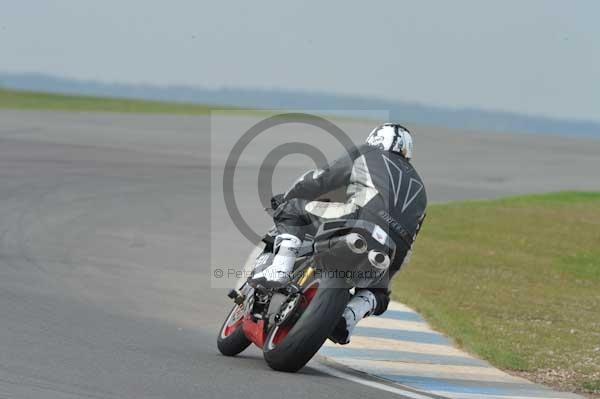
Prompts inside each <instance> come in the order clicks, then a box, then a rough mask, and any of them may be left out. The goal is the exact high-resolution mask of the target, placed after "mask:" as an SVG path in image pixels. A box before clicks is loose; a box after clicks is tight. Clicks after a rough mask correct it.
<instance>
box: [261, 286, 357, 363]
mask: <svg viewBox="0 0 600 399" xmlns="http://www.w3.org/2000/svg"><path fill="white" fill-rule="evenodd" d="M335 283H337V284H335ZM313 284H318V288H317V289H316V293H315V294H314V297H312V300H311V301H310V303H309V304H308V306H307V307H306V309H305V310H304V312H303V313H302V315H301V316H300V318H299V319H298V321H297V322H296V324H295V325H293V326H292V327H291V328H290V327H289V326H285V324H284V325H283V326H276V327H274V328H272V329H271V331H270V332H269V334H268V335H267V339H266V340H265V346H264V348H263V356H264V358H265V361H266V362H267V364H268V365H269V367H271V368H272V369H274V370H278V371H285V372H296V371H298V370H300V369H301V368H302V367H304V365H305V364H306V363H308V361H309V360H310V359H312V357H313V356H314V355H315V354H316V353H317V352H318V351H319V349H320V348H321V346H323V344H324V343H325V341H326V340H327V337H328V336H329V334H330V333H331V332H332V330H333V328H334V327H335V324H334V322H335V321H337V320H338V319H339V318H340V317H341V315H342V313H343V312H344V309H345V307H346V305H347V304H348V301H349V300H350V292H349V290H348V289H345V288H341V287H340V284H339V282H337V281H336V280H328V279H322V280H317V281H315V282H314V283H313ZM311 285H312V284H311ZM309 289H310V286H309ZM285 329H287V330H285Z"/></svg>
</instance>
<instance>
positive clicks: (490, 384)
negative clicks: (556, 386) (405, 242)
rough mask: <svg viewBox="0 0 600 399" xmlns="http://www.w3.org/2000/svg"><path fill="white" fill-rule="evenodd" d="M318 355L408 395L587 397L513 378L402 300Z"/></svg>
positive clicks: (472, 398) (482, 398)
mask: <svg viewBox="0 0 600 399" xmlns="http://www.w3.org/2000/svg"><path fill="white" fill-rule="evenodd" d="M319 354H320V355H321V356H322V357H323V358H324V360H325V361H326V362H330V363H332V364H337V365H340V366H342V367H345V368H348V369H351V370H355V371H357V372H361V373H364V374H366V375H369V376H373V377H375V378H377V379H380V380H381V381H386V382H388V383H390V384H392V385H393V384H397V386H398V388H399V389H397V391H398V392H397V393H399V394H400V395H401V396H404V397H410V398H448V399H541V398H560V399H583V398H582V397H581V396H578V395H574V394H572V393H564V392H557V391H553V390H552V389H550V388H547V387H545V386H542V385H538V384H534V383H532V382H530V381H527V380H525V379H523V378H519V377H515V376H512V375H510V374H507V373H505V372H503V371H501V370H498V369H496V368H494V367H492V366H491V365H490V364H489V363H487V362H485V361H483V360H480V359H477V358H474V357H473V356H471V355H469V354H467V353H466V352H464V351H462V350H460V349H458V348H456V347H455V346H454V345H453V344H452V342H451V341H450V340H449V339H448V338H447V337H445V336H444V335H442V334H440V333H438V332H435V331H433V330H432V329H431V328H430V327H429V325H428V324H427V323H426V322H425V321H424V320H423V319H422V318H421V316H420V315H419V314H418V313H416V312H415V311H413V310H412V309H410V308H408V307H407V306H405V305H403V304H400V303H397V302H392V303H390V306H389V308H388V310H387V311H386V312H385V313H384V314H383V315H381V316H375V317H368V318H366V319H364V320H362V321H361V322H360V323H359V325H358V326H357V328H356V329H355V331H354V334H353V336H352V342H351V343H350V344H348V345H344V346H341V345H336V344H333V343H332V342H329V341H327V343H326V344H325V346H323V348H322V349H321V351H320V352H319ZM372 384H376V383H372ZM384 389H385V390H388V391H391V392H393V391H394V390H393V388H389V387H388V388H386V387H385V386H384Z"/></svg>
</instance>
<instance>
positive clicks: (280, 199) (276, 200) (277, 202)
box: [271, 194, 285, 210]
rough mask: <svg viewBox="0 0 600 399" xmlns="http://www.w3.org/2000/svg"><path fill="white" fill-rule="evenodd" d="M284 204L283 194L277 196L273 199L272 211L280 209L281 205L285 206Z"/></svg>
mask: <svg viewBox="0 0 600 399" xmlns="http://www.w3.org/2000/svg"><path fill="white" fill-rule="evenodd" d="M284 202H285V201H284V200H283V194H275V195H274V196H272V197H271V209H273V210H276V209H277V208H279V205H281V204H283V203H284Z"/></svg>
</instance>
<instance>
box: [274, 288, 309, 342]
mask: <svg viewBox="0 0 600 399" xmlns="http://www.w3.org/2000/svg"><path fill="white" fill-rule="evenodd" d="M318 288H319V283H318V282H314V283H313V284H311V285H310V286H309V287H308V288H307V289H306V290H305V291H304V298H303V300H302V302H301V303H300V305H299V307H300V309H301V310H302V311H304V310H306V308H307V307H308V305H310V303H311V302H312V300H313V299H314V297H315V295H317V289H318ZM293 327H294V325H290V324H288V325H285V326H279V327H276V328H277V331H275V334H274V336H273V339H271V344H272V345H273V346H277V345H279V344H280V343H281V342H282V341H283V340H284V339H285V338H286V337H287V336H288V334H289V333H290V331H291V330H292V328H293Z"/></svg>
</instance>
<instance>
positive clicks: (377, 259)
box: [368, 251, 390, 270]
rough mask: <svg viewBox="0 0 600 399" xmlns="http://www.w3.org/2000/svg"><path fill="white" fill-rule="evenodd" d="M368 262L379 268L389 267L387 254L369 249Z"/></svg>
mask: <svg viewBox="0 0 600 399" xmlns="http://www.w3.org/2000/svg"><path fill="white" fill-rule="evenodd" d="M368 258H369V263H370V264H371V265H372V266H373V267H375V268H377V269H380V270H384V269H387V268H389V267H390V257H389V256H388V254H386V253H383V252H379V251H369V255H368Z"/></svg>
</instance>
